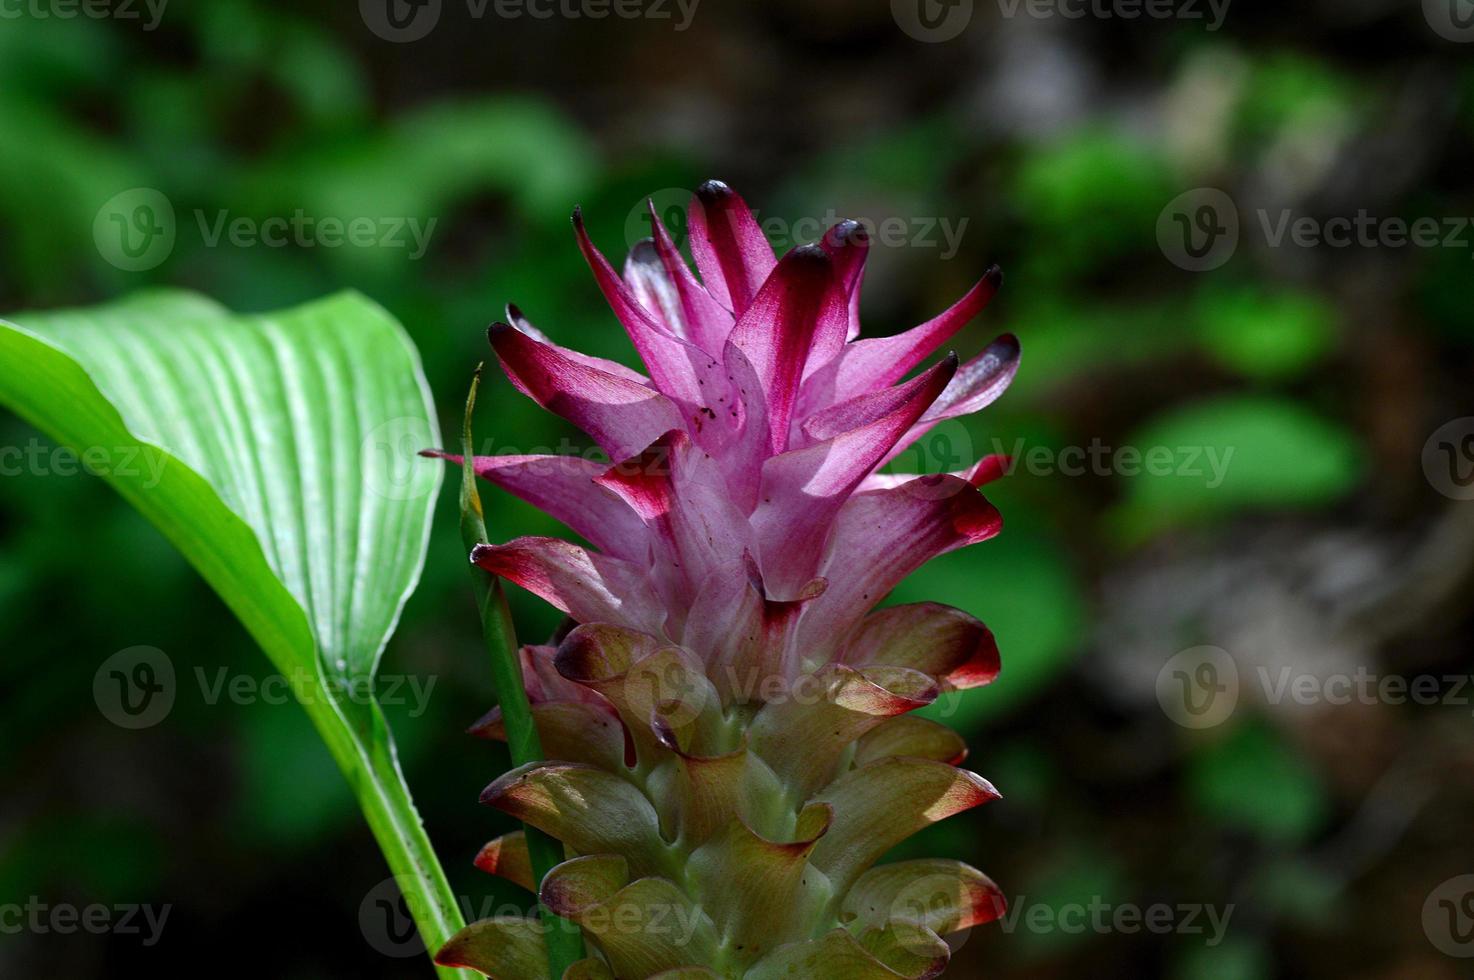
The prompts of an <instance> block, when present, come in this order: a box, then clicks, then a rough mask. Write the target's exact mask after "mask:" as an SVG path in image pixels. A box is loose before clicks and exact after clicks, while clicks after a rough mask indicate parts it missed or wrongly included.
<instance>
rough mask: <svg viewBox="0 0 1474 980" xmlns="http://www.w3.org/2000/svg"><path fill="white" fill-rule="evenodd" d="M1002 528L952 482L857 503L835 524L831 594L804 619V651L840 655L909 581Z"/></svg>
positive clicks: (932, 480)
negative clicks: (848, 636)
mask: <svg viewBox="0 0 1474 980" xmlns="http://www.w3.org/2000/svg"><path fill="white" fill-rule="evenodd" d="M1002 528H1003V518H1002V517H1001V516H1000V515H999V513H998V510H997V508H995V507H994V506H993V505H992V504H990V503H989V502H988V501H987V499H986V498H984V497H983V495H982V494H980V493H978V492H977V491H976V490H975V489H973V487H972V486H971V485H970V484H968V483H967V482H966V481H963V480H959V479H957V478H956V477H952V476H924V477H921V478H919V479H917V480H913V481H912V482H910V483H907V484H905V485H903V486H900V487H896V488H894V489H891V490H877V491H874V492H871V493H862V494H857V495H856V496H854V497H852V498H850V500H849V501H848V502H847V503H846V504H845V505H844V507H843V508H841V509H840V511H839V515H838V517H836V518H835V521H834V531H833V533H832V534H831V536H830V542H829V547H828V548H827V549H826V552H825V556H824V561H823V564H822V565H821V573H823V574H825V575H826V577H827V578H828V579H829V581H830V585H829V589H828V591H826V592H825V593H824V594H823V595H822V596H820V597H819V598H817V599H815V600H814V601H813V602H812V603H810V605H809V607H808V608H807V609H806V610H805V611H804V615H803V618H802V619H801V620H800V621H799V625H798V638H797V641H796V645H797V647H798V648H799V649H804V650H808V649H814V650H818V649H825V648H830V649H832V647H833V644H834V642H835V638H836V637H840V636H843V635H845V633H846V632H847V631H848V630H849V629H850V628H851V627H852V626H853V625H854V624H855V623H857V622H859V620H860V618H861V617H862V616H864V615H865V613H866V612H867V611H869V610H870V609H871V608H872V607H873V606H875V605H876V603H878V602H880V601H881V600H882V599H884V598H885V596H886V594H887V593H889V592H890V590H891V589H893V588H894V587H895V586H896V584H897V583H899V582H900V581H901V579H903V578H905V577H906V576H907V575H910V574H911V573H912V572H913V571H915V570H916V569H918V568H920V567H921V566H922V565H924V564H925V563H926V562H927V561H929V560H931V559H932V558H935V557H936V556H937V555H941V554H945V553H946V552H949V551H953V550H955V549H957V548H961V547H964V546H966V545H969V544H976V543H978V542H980V541H986V540H987V539H989V538H991V537H993V536H995V535H996V534H997V533H998V532H999V531H1000V530H1002Z"/></svg>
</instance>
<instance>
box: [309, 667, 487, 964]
mask: <svg viewBox="0 0 1474 980" xmlns="http://www.w3.org/2000/svg"><path fill="white" fill-rule="evenodd" d="M314 694H315V696H313V697H308V698H303V699H302V703H303V707H305V708H306V709H307V714H308V715H309V716H310V717H311V718H312V722H313V724H314V725H316V726H317V730H318V733H319V734H320V735H321V736H322V738H323V741H324V742H326V743H327V746H328V749H329V751H331V752H332V754H333V758H334V759H335V760H336V761H337V763H338V767H339V768H340V769H342V770H343V775H344V776H346V777H347V779H348V783H349V785H350V786H352V787H353V793H354V795H355V796H357V798H358V804H359V806H360V807H361V808H362V810H363V814H364V816H365V817H366V818H367V820H368V824H369V828H370V829H371V830H372V831H373V834H374V839H375V840H377V841H378V844H379V848H380V849H381V850H382V851H383V852H384V857H385V858H386V859H387V860H388V862H389V870H390V871H391V872H392V873H393V875H394V879H395V882H396V883H397V884H398V885H399V890H400V892H401V893H402V894H403V895H404V900H405V904H406V906H407V907H408V908H409V910H410V913H411V914H412V915H413V916H414V920H415V925H416V926H417V927H418V929H419V932H420V939H421V941H422V942H424V944H425V948H426V950H427V951H428V952H429V953H430V954H431V955H432V956H433V955H434V953H435V951H436V950H438V949H440V947H441V946H443V945H445V943H446V941H447V940H449V939H450V937H451V936H453V935H455V934H456V932H458V931H459V930H460V929H461V927H462V926H463V925H465V921H464V919H463V918H462V917H461V912H460V906H459V905H458V904H457V902H456V897H455V895H454V894H453V893H452V892H451V890H450V883H449V881H447V880H446V877H445V871H444V870H443V869H442V868H441V867H440V861H439V860H438V859H437V858H436V856H435V849H434V848H433V847H431V845H430V838H429V837H428V836H427V835H426V833H425V827H424V824H423V823H421V821H420V815H419V813H418V812H417V811H416V810H415V805H414V801H413V800H412V799H411V797H410V792H409V787H408V785H407V784H406V783H405V781H404V773H403V772H401V771H400V768H399V759H398V757H397V754H396V753H395V750H394V741H393V738H392V737H391V736H390V734H389V728H388V725H387V723H386V722H385V720H384V715H383V713H382V712H381V711H380V710H379V706H378V705H377V704H372V703H370V704H367V705H361V704H355V703H344V701H343V699H340V698H335V697H334V696H333V695H332V693H331V692H330V691H329V690H328V688H327V686H326V685H323V686H321V687H320V689H319V690H318V691H316V692H314ZM437 972H438V974H439V976H440V977H441V978H442V980H479V978H480V975H479V974H477V973H475V972H474V971H471V970H454V969H449V968H445V967H437Z"/></svg>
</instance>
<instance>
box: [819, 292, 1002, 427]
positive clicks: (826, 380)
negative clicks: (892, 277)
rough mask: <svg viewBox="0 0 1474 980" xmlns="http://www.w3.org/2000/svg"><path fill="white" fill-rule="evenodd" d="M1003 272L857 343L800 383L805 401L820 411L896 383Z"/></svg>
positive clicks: (985, 298) (962, 320)
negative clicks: (913, 323) (914, 321)
mask: <svg viewBox="0 0 1474 980" xmlns="http://www.w3.org/2000/svg"><path fill="white" fill-rule="evenodd" d="M1002 282H1003V273H1002V271H1000V270H999V268H998V267H997V266H996V265H995V266H993V267H992V268H991V269H989V270H988V271H987V273H985V274H984V275H983V278H982V279H980V280H978V282H977V284H976V285H974V286H973V287H972V289H970V290H968V292H967V295H965V296H963V297H962V298H961V299H960V300H958V301H957V302H956V303H954V304H953V305H952V306H951V307H950V308H949V309H947V310H946V311H945V312H943V313H941V314H939V315H938V316H936V317H933V318H932V319H930V320H928V321H927V322H925V323H923V324H921V325H920V326H917V327H912V328H911V329H910V330H907V331H906V332H904V333H899V334H896V335H894V336H891V337H870V338H866V339H864V340H857V341H856V342H855V343H853V344H850V345H849V346H848V347H846V348H845V349H844V351H843V353H841V354H840V356H839V357H838V358H836V359H835V360H834V361H832V362H831V363H830V364H829V365H828V366H827V367H825V368H824V369H823V370H821V371H817V372H815V374H814V376H813V377H812V378H810V379H809V381H808V382H807V383H806V384H805V392H804V403H805V405H813V406H815V407H819V406H822V405H825V404H829V403H831V402H836V401H843V400H845V399H849V398H853V397H854V396H855V395H857V394H860V393H861V392H865V391H873V390H874V389H876V388H880V387H883V386H885V385H890V384H895V382H896V381H898V380H899V379H901V378H904V377H905V376H906V375H907V374H908V373H909V372H910V371H911V370H912V369H913V368H915V367H916V366H917V365H918V364H920V363H921V362H922V361H924V360H926V359H927V358H928V357H930V356H931V354H932V352H933V351H935V350H936V349H937V348H938V347H940V346H941V345H942V344H944V343H946V342H947V341H948V340H949V339H950V338H951V337H952V336H953V335H954V334H956V333H957V331H959V330H961V329H962V328H963V327H964V326H966V324H967V322H968V321H969V320H971V319H972V318H973V317H975V316H977V315H978V313H980V312H982V310H983V308H984V307H986V306H987V305H988V303H989V301H991V300H992V299H993V296H994V295H995V294H996V293H997V292H998V287H999V285H1000V284H1001V283H1002Z"/></svg>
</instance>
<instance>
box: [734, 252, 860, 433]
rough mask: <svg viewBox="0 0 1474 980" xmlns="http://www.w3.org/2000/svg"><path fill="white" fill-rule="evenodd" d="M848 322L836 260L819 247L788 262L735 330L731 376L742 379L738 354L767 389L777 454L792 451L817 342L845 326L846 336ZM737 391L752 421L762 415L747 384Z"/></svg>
mask: <svg viewBox="0 0 1474 980" xmlns="http://www.w3.org/2000/svg"><path fill="white" fill-rule="evenodd" d="M842 316H843V310H842V306H841V304H840V296H839V284H838V280H837V279H836V278H835V275H834V262H833V260H832V259H831V258H830V257H829V255H828V253H826V252H825V251H824V250H823V249H822V248H819V247H818V246H817V245H804V246H801V247H799V248H796V249H794V250H793V251H791V252H789V253H788V254H787V255H785V256H783V261H782V262H780V263H778V267H777V269H776V270H774V272H773V275H772V276H771V277H769V279H768V281H767V283H766V284H765V285H764V286H763V288H762V291H761V292H759V293H758V295H757V296H756V297H755V298H754V299H753V301H752V305H751V306H749V307H748V309H747V312H746V313H744V314H743V315H742V316H741V317H740V318H739V319H738V320H737V325H736V326H735V327H733V328H732V335H731V337H730V338H729V339H728V341H727V355H726V358H725V359H726V362H727V367H728V371H729V372H730V375H731V376H732V377H734V378H738V379H740V373H739V371H738V370H737V369H736V367H735V365H736V362H737V360H738V359H737V358H736V357H735V356H734V354H733V352H734V351H735V352H737V353H740V354H741V356H742V358H743V359H745V360H746V362H747V364H748V365H750V366H751V370H752V374H753V376H754V377H755V378H756V379H757V382H758V384H759V386H760V387H761V389H762V390H761V392H760V393H761V395H762V398H763V404H764V405H765V407H766V415H767V432H768V448H769V451H770V452H771V453H781V452H782V451H783V450H784V449H785V448H786V446H787V443H788V426H789V421H790V420H791V419H792V418H793V408H794V402H795V400H796V398H797V395H798V386H799V382H800V381H801V380H802V379H803V370H804V365H805V364H806V363H807V362H808V359H809V355H810V352H811V350H812V348H813V343H814V339H815V337H816V336H817V335H818V334H819V333H820V332H823V331H825V330H826V329H827V330H831V331H832V329H833V328H832V327H831V326H829V324H834V323H837V324H839V329H840V330H841V331H842V329H843V321H842V319H839V318H840V317H842ZM840 336H841V337H842V333H841V334H840ZM841 342H843V341H842V340H841ZM737 388H738V392H739V395H741V396H742V397H743V401H744V404H745V405H746V406H747V412H748V417H749V418H750V417H752V416H753V415H756V414H757V412H758V411H759V410H760V409H759V406H758V402H757V399H756V398H755V397H754V396H755V394H757V393H754V392H751V391H747V390H745V389H746V385H745V384H744V383H742V381H741V380H738V384H737Z"/></svg>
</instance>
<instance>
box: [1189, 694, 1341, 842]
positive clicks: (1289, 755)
mask: <svg viewBox="0 0 1474 980" xmlns="http://www.w3.org/2000/svg"><path fill="white" fill-rule="evenodd" d="M1188 786H1189V789H1190V790H1191V792H1192V796H1193V801H1194V803H1196V804H1197V807H1198V809H1199V810H1200V811H1201V812H1202V813H1203V814H1204V815H1205V816H1207V817H1208V818H1209V819H1211V820H1214V821H1216V822H1219V823H1221V824H1224V825H1226V826H1229V827H1238V828H1243V829H1245V830H1248V831H1251V832H1252V833H1254V834H1256V835H1258V836H1259V837H1261V838H1263V839H1264V840H1267V841H1269V842H1271V843H1276V844H1284V845H1289V844H1296V843H1300V842H1302V841H1304V840H1306V839H1307V838H1308V837H1310V835H1312V834H1314V833H1315V832H1316V831H1317V830H1318V829H1319V828H1320V826H1321V824H1322V823H1323V822H1324V820H1325V819H1326V816H1327V814H1328V813H1329V809H1330V804H1329V801H1328V800H1327V798H1326V793H1325V790H1324V789H1323V788H1322V787H1321V785H1320V783H1319V782H1318V781H1317V778H1316V774H1315V772H1314V770H1313V769H1312V768H1311V767H1310V765H1309V764H1308V763H1307V762H1306V761H1305V760H1304V759H1302V758H1301V757H1300V756H1298V755H1297V754H1296V753H1295V752H1294V750H1293V749H1292V748H1291V747H1290V746H1289V745H1288V744H1287V743H1286V742H1285V740H1284V739H1283V738H1282V737H1281V736H1280V735H1279V734H1278V733H1277V732H1276V731H1275V730H1274V729H1272V728H1270V727H1268V726H1267V725H1265V724H1263V723H1259V722H1255V723H1252V724H1246V725H1243V726H1241V727H1239V728H1238V729H1237V730H1236V731H1234V733H1233V734H1232V735H1231V736H1230V737H1228V738H1226V739H1223V740H1222V741H1218V742H1215V743H1213V744H1212V745H1210V746H1208V747H1207V748H1205V749H1204V750H1202V751H1200V752H1198V753H1197V754H1196V755H1195V756H1194V758H1193V761H1192V768H1191V769H1190V770H1189V772H1188Z"/></svg>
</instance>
